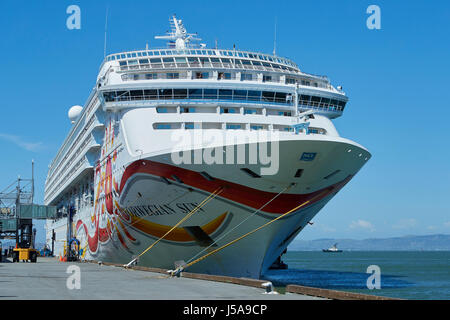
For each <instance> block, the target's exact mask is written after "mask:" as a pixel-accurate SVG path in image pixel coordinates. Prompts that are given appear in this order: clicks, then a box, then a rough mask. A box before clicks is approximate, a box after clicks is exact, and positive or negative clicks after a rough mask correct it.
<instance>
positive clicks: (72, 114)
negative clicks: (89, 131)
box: [68, 106, 83, 124]
mask: <svg viewBox="0 0 450 320" xmlns="http://www.w3.org/2000/svg"><path fill="white" fill-rule="evenodd" d="M81 111H83V107H82V106H73V107H72V108H70V109H69V112H68V115H69V119H70V123H72V124H74V123H75V122H76V121H77V119H78V117H79V116H80V114H81Z"/></svg>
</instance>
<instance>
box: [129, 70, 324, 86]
mask: <svg viewBox="0 0 450 320" xmlns="http://www.w3.org/2000/svg"><path fill="white" fill-rule="evenodd" d="M157 79H188V74H187V73H186V72H183V73H180V72H164V73H163V72H159V73H156V72H155V73H133V74H123V75H122V80H123V81H129V80H157ZM189 79H216V80H241V81H255V80H256V79H257V75H256V74H252V73H241V74H240V75H239V76H238V74H237V73H231V72H218V73H217V76H215V75H214V73H213V72H194V73H192V76H190V77H189ZM279 81H280V77H275V76H272V75H265V74H263V76H262V82H279ZM284 82H285V83H286V84H296V83H299V84H300V83H301V84H302V85H304V86H311V82H310V81H307V80H301V81H300V80H297V79H294V78H286V79H285V81H284ZM313 86H315V87H318V83H317V82H313Z"/></svg>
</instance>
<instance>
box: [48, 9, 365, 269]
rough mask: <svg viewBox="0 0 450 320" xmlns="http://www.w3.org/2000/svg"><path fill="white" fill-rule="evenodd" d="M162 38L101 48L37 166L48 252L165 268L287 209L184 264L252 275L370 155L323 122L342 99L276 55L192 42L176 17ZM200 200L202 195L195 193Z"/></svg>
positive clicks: (275, 256) (272, 259) (334, 114)
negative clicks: (71, 241)
mask: <svg viewBox="0 0 450 320" xmlns="http://www.w3.org/2000/svg"><path fill="white" fill-rule="evenodd" d="M171 23H172V31H171V32H170V33H169V34H168V35H166V36H162V37H159V38H162V39H166V40H169V48H166V49H145V50H137V51H130V52H123V53H117V54H111V55H108V56H106V58H105V59H104V61H103V63H102V65H101V67H100V72H99V75H98V77H97V82H96V86H95V87H94V89H93V91H92V93H91V94H90V96H89V98H88V100H87V102H86V104H85V106H84V107H83V108H81V107H73V108H72V109H71V110H70V112H69V114H70V117H71V121H73V125H72V129H71V131H70V133H69V135H68V137H67V138H66V140H65V142H64V143H63V146H62V147H61V149H60V150H59V152H58V153H57V155H56V157H55V159H54V160H53V162H52V163H51V165H50V168H49V173H48V177H47V181H46V187H45V204H51V205H56V206H58V212H59V213H60V218H59V219H57V220H55V221H49V222H48V223H47V239H48V241H51V235H52V232H55V233H56V235H57V236H56V238H57V243H58V244H59V247H58V248H59V249H58V250H59V251H58V250H57V252H59V254H61V255H62V254H64V253H63V251H64V241H65V240H67V239H68V238H69V237H73V236H74V237H76V238H77V239H79V240H80V241H81V247H82V248H84V250H83V256H84V257H85V258H86V259H92V260H102V261H115V262H120V263H127V262H129V261H130V260H132V259H133V258H134V257H136V256H137V255H139V254H140V253H142V251H144V250H145V249H146V248H147V247H148V246H149V245H151V244H152V243H153V242H154V241H156V240H158V239H160V238H161V237H162V236H164V235H165V234H166V233H167V232H168V231H169V230H171V228H172V227H173V226H175V225H176V224H177V222H179V221H180V219H182V218H183V217H184V216H186V215H190V214H191V213H192V212H197V213H195V215H192V217H190V218H189V220H186V222H184V223H183V224H181V225H180V226H178V227H177V228H175V229H174V230H173V231H170V232H169V234H167V236H164V239H162V240H161V241H160V242H159V243H158V245H157V246H155V247H154V248H152V250H151V251H150V252H148V253H146V254H145V255H143V256H141V257H140V258H139V264H142V265H148V266H154V267H162V268H169V269H170V268H173V265H174V262H175V261H181V260H182V261H186V262H187V261H190V260H192V259H193V258H194V257H198V256H201V255H202V254H204V253H205V252H208V251H210V250H211V249H212V248H214V247H217V246H220V245H222V244H224V243H226V242H228V241H230V240H233V239H235V238H237V237H239V236H240V235H242V234H245V233H246V232H248V231H250V230H252V229H254V228H257V227H258V226H260V225H263V224H264V223H266V222H267V221H270V220H272V219H274V218H276V217H277V216H279V215H280V214H283V213H285V212H287V211H289V210H291V209H293V208H296V207H299V205H300V208H299V209H298V210H295V212H293V213H292V214H290V215H289V216H286V217H283V218H282V219H280V220H279V221H277V222H276V223H273V224H271V225H270V227H268V228H266V229H264V230H263V231H261V232H258V233H255V234H253V235H252V236H250V237H247V238H245V239H243V240H242V241H240V242H238V243H236V244H235V245H233V246H230V247H228V248H226V249H224V250H222V251H220V252H218V253H217V254H215V255H214V256H211V257H210V258H208V259H205V260H203V261H202V262H200V263H198V264H196V265H194V266H192V267H191V270H192V271H197V272H204V273H215V274H226V275H239V276H250V277H259V276H260V275H261V274H263V273H264V272H265V270H267V269H268V268H269V267H270V266H271V265H272V263H274V262H275V261H276V260H279V259H278V258H279V256H280V255H281V254H282V253H283V252H284V251H285V249H286V247H287V245H288V244H289V243H290V242H291V241H292V240H293V239H294V238H295V236H296V235H297V234H298V233H299V232H300V231H301V230H302V229H303V228H304V227H305V226H306V225H307V223H308V222H309V221H310V220H311V219H312V218H313V217H314V216H315V215H316V214H317V212H318V211H319V210H320V209H321V208H322V207H323V206H324V205H325V204H326V203H327V202H328V201H329V200H330V199H331V198H332V197H333V196H334V195H335V194H336V193H337V192H338V191H339V190H340V188H342V187H343V186H344V185H345V184H346V183H347V182H348V181H350V179H351V178H352V177H353V176H354V175H355V174H356V173H357V172H358V171H359V169H360V168H361V167H362V166H363V165H364V163H365V162H366V161H367V160H368V159H369V158H370V153H369V152H368V151H367V150H366V149H365V148H364V147H362V146H360V145H359V144H357V143H355V142H353V141H351V140H348V139H345V138H342V137H340V136H339V134H338V132H337V130H336V129H335V127H334V125H333V123H332V121H331V120H332V119H333V118H336V117H339V116H341V115H342V113H343V111H344V109H345V106H346V103H347V101H348V98H347V97H346V95H345V93H344V92H343V91H342V88H340V87H338V88H335V87H333V86H332V85H331V84H330V81H329V80H328V79H327V78H326V77H323V76H316V75H312V74H307V73H304V72H302V71H301V70H300V69H299V67H298V66H297V65H296V64H295V63H294V62H292V61H291V60H289V59H286V58H282V57H278V56H274V55H267V54H262V53H257V52H248V51H240V50H237V49H233V50H223V49H217V48H216V49H211V48H206V47H205V46H204V45H203V44H201V45H199V46H197V45H194V44H193V42H194V41H195V40H199V39H198V38H196V35H194V34H188V33H187V31H186V28H185V27H184V26H183V23H182V22H181V20H178V19H177V18H176V17H173V18H172V19H171ZM205 201H206V202H205Z"/></svg>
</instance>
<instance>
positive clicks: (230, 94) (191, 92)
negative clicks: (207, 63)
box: [103, 89, 292, 105]
mask: <svg viewBox="0 0 450 320" xmlns="http://www.w3.org/2000/svg"><path fill="white" fill-rule="evenodd" d="M103 97H104V98H105V101H106V102H111V101H132V100H174V99H211V100H231V101H255V102H267V103H282V104H290V105H291V104H292V95H291V94H290V93H286V92H272V91H253V90H231V89H147V90H130V91H108V92H103Z"/></svg>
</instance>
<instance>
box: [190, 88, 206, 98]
mask: <svg viewBox="0 0 450 320" xmlns="http://www.w3.org/2000/svg"><path fill="white" fill-rule="evenodd" d="M189 98H191V99H202V98H203V90H202V89H189Z"/></svg>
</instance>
